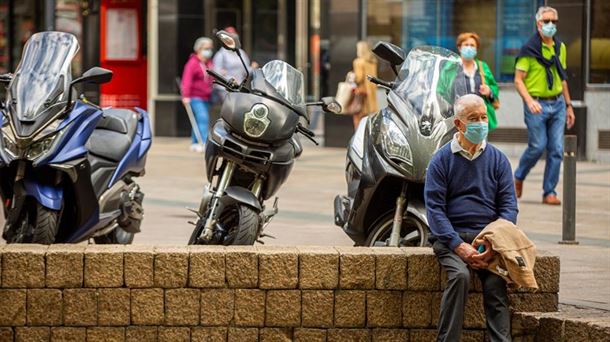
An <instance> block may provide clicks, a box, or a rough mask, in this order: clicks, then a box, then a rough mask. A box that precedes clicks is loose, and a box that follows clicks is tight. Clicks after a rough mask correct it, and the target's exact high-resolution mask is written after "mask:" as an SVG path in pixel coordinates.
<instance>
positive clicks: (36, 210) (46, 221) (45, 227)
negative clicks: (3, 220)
mask: <svg viewBox="0 0 610 342" xmlns="http://www.w3.org/2000/svg"><path fill="white" fill-rule="evenodd" d="M59 216H60V211H57V210H52V209H48V208H46V207H43V206H42V205H41V204H40V203H38V202H36V201H29V200H28V201H27V202H26V203H25V205H24V207H23V209H22V213H21V217H20V219H19V221H17V222H18V223H19V224H18V227H16V230H14V231H12V232H11V233H10V234H9V235H8V236H9V237H8V239H7V243H39V244H43V245H50V244H52V243H54V242H55V237H56V236H57V229H58V228H59Z"/></svg>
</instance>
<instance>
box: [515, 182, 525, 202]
mask: <svg viewBox="0 0 610 342" xmlns="http://www.w3.org/2000/svg"><path fill="white" fill-rule="evenodd" d="M515 193H516V194H517V198H521V195H522V194H523V181H522V180H518V179H517V178H515Z"/></svg>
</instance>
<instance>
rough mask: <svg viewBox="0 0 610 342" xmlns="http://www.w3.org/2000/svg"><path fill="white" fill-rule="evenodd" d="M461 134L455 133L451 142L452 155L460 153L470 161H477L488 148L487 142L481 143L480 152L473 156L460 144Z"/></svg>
mask: <svg viewBox="0 0 610 342" xmlns="http://www.w3.org/2000/svg"><path fill="white" fill-rule="evenodd" d="M459 134H460V133H455V134H454V135H453V139H452V140H451V153H453V154H455V153H459V154H461V155H462V156H463V157H464V158H466V159H468V160H475V159H477V158H478V157H479V156H480V155H481V153H483V151H484V150H485V148H486V147H487V141H486V140H483V142H482V143H481V146H480V147H479V150H478V151H477V152H476V153H475V154H474V156H471V155H470V152H468V151H467V150H465V149H464V148H463V147H462V145H460V142H459V141H458V136H459Z"/></svg>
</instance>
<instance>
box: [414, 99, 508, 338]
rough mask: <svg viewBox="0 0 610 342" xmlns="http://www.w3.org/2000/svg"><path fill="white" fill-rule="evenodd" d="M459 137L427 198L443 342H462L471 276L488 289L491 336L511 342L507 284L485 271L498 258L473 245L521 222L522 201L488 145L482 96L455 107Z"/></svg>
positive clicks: (440, 158)
mask: <svg viewBox="0 0 610 342" xmlns="http://www.w3.org/2000/svg"><path fill="white" fill-rule="evenodd" d="M454 109H455V113H456V117H455V121H454V123H455V126H456V127H457V130H458V132H457V133H456V134H455V136H454V138H453V140H452V141H451V143H449V144H447V145H445V146H443V147H442V148H441V149H440V150H439V151H438V152H437V153H436V154H435V155H434V157H433V158H432V161H431V162H430V166H429V167H428V172H427V175H426V186H425V198H426V207H427V211H428V212H427V213H428V221H429V223H430V230H431V232H432V236H431V238H430V241H431V242H432V243H433V249H434V253H435V254H436V256H437V258H438V260H439V262H440V264H441V265H442V266H443V268H444V269H445V271H446V272H447V278H448V281H447V288H446V289H445V292H444V294H443V299H442V302H441V315H440V321H439V325H438V338H437V340H438V341H459V340H460V336H461V334H462V324H463V322H464V308H465V305H466V300H467V298H468V289H469V286H470V270H469V268H472V269H474V270H476V273H477V274H478V276H479V278H480V279H481V282H482V284H483V300H484V306H485V316H486V318H487V330H488V334H489V337H490V339H491V341H510V340H511V337H510V313H509V308H508V296H507V294H506V282H505V281H504V279H502V278H501V277H500V276H498V275H495V274H493V273H491V272H488V271H487V270H484V268H485V267H486V266H487V262H488V261H489V260H490V259H491V257H492V255H493V253H494V252H493V250H492V248H491V245H489V243H487V242H486V241H484V240H477V241H476V242H475V244H474V245H475V246H477V245H479V244H482V245H483V246H484V248H485V251H484V252H479V251H477V248H475V246H473V245H472V244H471V243H472V242H473V240H474V238H475V237H476V236H477V234H478V233H479V232H480V231H481V230H483V229H484V228H485V227H486V226H487V225H488V224H490V223H492V222H494V221H496V220H497V219H498V218H503V219H506V220H508V221H511V222H513V223H516V220H517V212H518V209H517V199H516V196H515V190H514V189H515V187H514V184H513V178H512V170H511V166H510V163H509V161H508V159H507V158H506V156H505V155H504V154H503V153H502V152H501V151H500V150H498V149H497V148H496V147H494V146H493V145H491V144H488V143H487V142H486V141H485V139H486V137H487V132H488V128H487V111H486V108H485V102H484V101H483V99H482V98H481V97H479V96H477V95H474V94H469V95H465V96H462V97H460V98H459V99H458V100H457V101H456V103H455V108H454Z"/></svg>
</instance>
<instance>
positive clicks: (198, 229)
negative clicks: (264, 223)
mask: <svg viewBox="0 0 610 342" xmlns="http://www.w3.org/2000/svg"><path fill="white" fill-rule="evenodd" d="M205 220H206V218H205V216H204V217H202V218H200V219H199V220H198V221H197V223H196V225H195V229H194V230H193V233H192V234H191V237H190V239H189V245H197V244H210V245H216V244H217V245H225V246H229V245H246V246H248V245H254V243H255V242H256V239H257V238H258V234H259V231H260V226H261V218H260V215H259V214H258V212H256V211H255V210H254V209H252V208H250V207H248V206H246V205H243V204H234V205H231V206H228V207H226V208H225V209H224V210H223V211H222V213H220V215H219V218H218V222H217V223H216V225H215V228H214V229H215V231H214V234H213V238H212V239H211V241H207V242H206V241H201V240H200V237H201V234H202V233H203V227H204V225H205Z"/></svg>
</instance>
